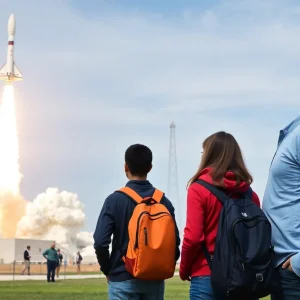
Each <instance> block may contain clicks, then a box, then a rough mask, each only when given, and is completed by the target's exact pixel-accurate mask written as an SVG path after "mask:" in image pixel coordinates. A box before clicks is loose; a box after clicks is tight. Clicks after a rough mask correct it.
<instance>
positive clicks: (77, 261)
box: [76, 251, 82, 275]
mask: <svg viewBox="0 0 300 300" xmlns="http://www.w3.org/2000/svg"><path fill="white" fill-rule="evenodd" d="M81 261H82V256H81V255H80V252H79V251H78V252H77V255H76V265H77V275H80V272H81V270H80V265H81Z"/></svg>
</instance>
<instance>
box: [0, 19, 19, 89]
mask: <svg viewBox="0 0 300 300" xmlns="http://www.w3.org/2000/svg"><path fill="white" fill-rule="evenodd" d="M7 33H8V45H7V57H6V63H5V65H4V66H2V67H1V69H0V80H5V81H6V84H11V83H12V82H13V81H19V80H22V79H23V75H22V73H21V72H20V71H19V70H18V68H17V66H16V64H15V61H14V38H15V33H16V19H15V16H14V15H13V14H11V15H10V17H9V19H8V26H7Z"/></svg>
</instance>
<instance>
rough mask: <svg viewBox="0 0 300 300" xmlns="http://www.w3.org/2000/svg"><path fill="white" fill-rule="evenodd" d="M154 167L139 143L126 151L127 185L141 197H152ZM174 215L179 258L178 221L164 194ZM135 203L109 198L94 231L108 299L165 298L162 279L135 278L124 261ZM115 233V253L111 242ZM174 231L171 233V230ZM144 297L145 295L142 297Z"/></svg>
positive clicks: (165, 201)
mask: <svg viewBox="0 0 300 300" xmlns="http://www.w3.org/2000/svg"><path fill="white" fill-rule="evenodd" d="M151 169H152V152H151V150H150V149H149V148H148V147H146V146H144V145H140V144H136V145H132V146H130V147H129V148H128V149H127V150H126V153H125V174H126V176H127V178H128V179H129V182H128V183H127V184H126V186H127V187H129V188H131V189H133V190H134V191H135V192H136V193H137V194H139V195H140V196H141V197H142V198H145V197H149V196H152V195H153V193H154V190H155V189H154V187H153V186H152V185H151V183H150V182H149V181H148V180H147V174H148V173H149V172H150V170H151ZM160 203H161V204H163V205H164V206H165V207H166V208H167V209H168V211H169V212H170V214H171V215H172V217H173V219H174V222H175V227H176V261H177V260H178V258H179V255H180V251H179V244H180V238H179V232H178V228H177V225H176V221H175V215H174V207H173V205H172V203H171V202H170V201H169V200H168V199H167V198H166V197H165V196H164V197H163V198H162V200H161V202H160ZM135 206H136V204H135V203H134V202H133V201H132V200H130V199H129V198H128V197H127V196H126V195H124V194H121V193H113V194H111V195H110V196H108V197H107V199H106V200H105V202H104V205H103V207H102V210H101V213H100V216H99V219H98V223H97V227H96V230H95V233H94V241H95V244H94V247H95V250H96V255H97V258H98V262H99V265H100V266H101V267H100V269H101V271H102V272H103V273H104V274H105V275H106V277H107V281H108V282H109V300H117V299H129V298H130V299H147V300H163V299H164V282H163V281H142V280H137V279H134V278H133V276H132V275H131V274H129V273H128V272H127V271H126V269H125V265H124V262H123V260H122V250H121V249H126V247H127V245H128V241H129V236H128V223H129V220H130V218H131V215H132V213H133V210H134V208H135ZM112 234H113V242H112V252H111V255H109V245H110V243H111V235H112ZM170 234H172V233H170ZM174 265H175V262H174ZM143 297H144V298H143Z"/></svg>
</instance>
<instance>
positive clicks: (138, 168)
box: [125, 144, 152, 176]
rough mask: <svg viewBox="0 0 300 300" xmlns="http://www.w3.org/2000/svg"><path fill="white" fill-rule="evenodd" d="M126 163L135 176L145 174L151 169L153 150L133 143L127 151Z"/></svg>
mask: <svg viewBox="0 0 300 300" xmlns="http://www.w3.org/2000/svg"><path fill="white" fill-rule="evenodd" d="M125 163H126V164H127V166H128V169H129V171H130V173H131V174H132V175H133V176H145V175H147V174H148V172H149V171H150V169H151V165H152V151H151V150H150V149H149V148H148V147H147V146H144V145H141V144H135V145H131V146H130V147H129V148H128V149H127V150H126V152H125Z"/></svg>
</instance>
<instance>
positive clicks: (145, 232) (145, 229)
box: [144, 227, 148, 246]
mask: <svg viewBox="0 0 300 300" xmlns="http://www.w3.org/2000/svg"><path fill="white" fill-rule="evenodd" d="M144 234H145V246H147V245H148V232H147V228H146V227H145V228H144Z"/></svg>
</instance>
